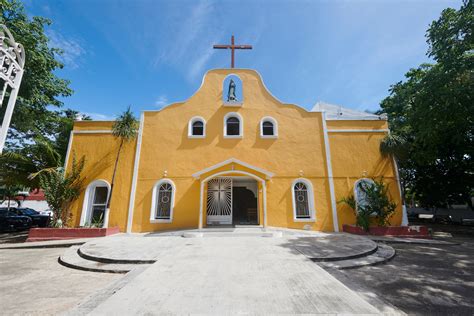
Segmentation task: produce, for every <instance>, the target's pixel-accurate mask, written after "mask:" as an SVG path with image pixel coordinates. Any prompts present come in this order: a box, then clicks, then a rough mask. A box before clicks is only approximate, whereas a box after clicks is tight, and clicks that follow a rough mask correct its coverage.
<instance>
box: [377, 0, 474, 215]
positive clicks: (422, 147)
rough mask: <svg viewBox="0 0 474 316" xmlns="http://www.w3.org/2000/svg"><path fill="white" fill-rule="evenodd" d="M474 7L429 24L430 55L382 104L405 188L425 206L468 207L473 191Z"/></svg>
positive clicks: (389, 149)
mask: <svg viewBox="0 0 474 316" xmlns="http://www.w3.org/2000/svg"><path fill="white" fill-rule="evenodd" d="M473 10H474V6H473V3H472V1H465V2H464V4H463V6H462V7H461V8H460V9H459V10H455V9H451V8H448V9H445V10H443V11H442V13H441V17H440V18H439V19H438V20H436V21H433V22H432V24H431V25H430V27H429V29H428V31H427V34H426V37H427V43H428V46H429V48H428V52H427V54H428V56H430V57H431V58H432V59H433V60H434V61H435V63H433V64H422V65H420V66H419V67H418V68H414V69H411V70H410V71H409V72H408V73H407V74H406V75H405V77H406V80H405V81H404V82H398V83H396V84H395V85H393V86H392V87H391V89H390V95H389V96H388V97H387V98H386V99H384V100H383V101H382V103H381V108H382V111H383V112H385V113H387V114H388V117H389V124H390V129H391V131H392V135H390V136H389V137H387V139H385V140H384V142H383V143H382V145H381V150H382V152H385V153H390V154H393V155H395V156H396V157H397V158H398V161H399V164H400V169H401V170H400V171H401V176H402V178H403V179H402V180H403V183H404V184H405V189H406V190H407V192H409V193H410V194H412V195H416V197H417V199H418V200H419V201H420V202H421V203H422V204H423V205H424V206H446V205H449V204H453V203H466V202H467V203H470V197H471V195H472V190H473V188H474V185H473V184H474V183H473V181H474V168H473V166H474V165H473V159H472V158H473V154H474V145H473V137H474V129H473V127H474V98H473V97H474V95H473V94H474V67H473V66H474V37H473V29H474V13H473Z"/></svg>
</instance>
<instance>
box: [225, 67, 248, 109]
mask: <svg viewBox="0 0 474 316" xmlns="http://www.w3.org/2000/svg"><path fill="white" fill-rule="evenodd" d="M243 99H244V98H243V91H242V80H241V79H240V78H239V77H238V76H237V75H233V74H232V75H229V76H227V77H226V78H225V79H224V82H223V84H222V101H223V102H224V104H227V105H230V106H240V105H241V104H242V102H243Z"/></svg>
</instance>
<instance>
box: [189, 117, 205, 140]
mask: <svg viewBox="0 0 474 316" xmlns="http://www.w3.org/2000/svg"><path fill="white" fill-rule="evenodd" d="M205 136H206V121H205V120H204V119H203V118H202V117H200V116H195V117H193V118H192V119H190V120H189V124H188V137H189V138H204V137H205Z"/></svg>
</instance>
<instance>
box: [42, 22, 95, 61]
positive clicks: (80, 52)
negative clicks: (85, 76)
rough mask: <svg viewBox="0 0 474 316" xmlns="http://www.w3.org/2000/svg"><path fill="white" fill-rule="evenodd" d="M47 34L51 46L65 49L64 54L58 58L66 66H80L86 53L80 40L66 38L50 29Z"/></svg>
mask: <svg viewBox="0 0 474 316" xmlns="http://www.w3.org/2000/svg"><path fill="white" fill-rule="evenodd" d="M47 35H48V37H49V42H50V46H51V47H54V48H59V49H61V50H63V53H62V55H59V56H58V59H59V60H60V61H61V62H62V63H64V65H65V66H66V67H69V68H71V69H77V68H79V65H80V63H81V58H82V57H83V56H84V55H85V54H86V50H85V49H84V48H83V47H82V46H81V45H80V44H79V41H77V40H75V39H68V38H65V37H64V36H63V35H61V34H60V33H58V32H56V31H53V30H48V31H47Z"/></svg>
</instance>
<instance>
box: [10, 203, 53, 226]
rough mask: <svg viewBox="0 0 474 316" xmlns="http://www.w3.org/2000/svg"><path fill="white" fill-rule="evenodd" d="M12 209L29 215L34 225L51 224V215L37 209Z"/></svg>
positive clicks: (16, 212)
mask: <svg viewBox="0 0 474 316" xmlns="http://www.w3.org/2000/svg"><path fill="white" fill-rule="evenodd" d="M10 211H12V212H13V213H15V214H16V215H20V216H28V217H29V218H31V220H32V225H33V226H38V227H48V226H49V220H50V217H49V215H43V214H41V213H40V212H37V211H35V210H34V209H32V208H28V207H22V208H11V209H10Z"/></svg>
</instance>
